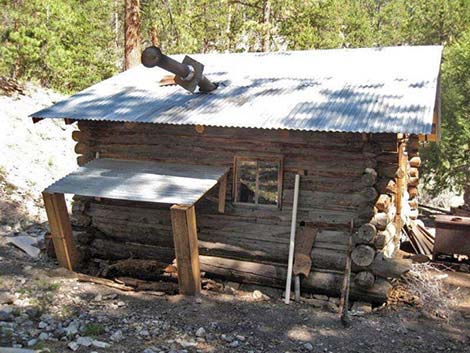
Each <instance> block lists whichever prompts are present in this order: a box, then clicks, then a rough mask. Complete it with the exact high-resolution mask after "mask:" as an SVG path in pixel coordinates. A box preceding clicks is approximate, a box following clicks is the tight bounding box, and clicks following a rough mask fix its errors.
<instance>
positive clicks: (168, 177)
mask: <svg viewBox="0 0 470 353" xmlns="http://www.w3.org/2000/svg"><path fill="white" fill-rule="evenodd" d="M227 171H228V168H225V167H210V166H201V165H182V164H171V163H158V162H147V161H130V160H117V159H108V158H103V159H95V160H93V161H91V162H89V163H87V164H86V165H84V166H82V167H80V168H79V169H77V170H76V171H74V172H72V173H70V174H68V175H66V176H65V177H63V178H62V179H60V180H58V181H56V182H55V183H54V184H52V185H51V186H49V187H48V188H47V189H46V190H44V192H46V193H50V194H52V193H61V194H75V195H81V196H90V197H102V198H108V199H117V200H128V201H142V202H155V203H164V204H171V205H173V204H178V205H193V204H194V203H196V202H197V201H198V200H199V199H200V198H201V197H202V196H204V194H206V193H207V192H208V191H209V190H210V189H212V188H213V187H214V186H215V185H216V184H217V183H218V181H219V180H221V179H222V177H223V176H224V175H225V174H226V173H227Z"/></svg>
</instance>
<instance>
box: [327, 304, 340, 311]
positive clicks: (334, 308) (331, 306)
mask: <svg viewBox="0 0 470 353" xmlns="http://www.w3.org/2000/svg"><path fill="white" fill-rule="evenodd" d="M326 308H327V309H328V310H329V311H331V312H332V313H337V312H338V311H339V307H338V305H336V304H335V303H333V302H326Z"/></svg>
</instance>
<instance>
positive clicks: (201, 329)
mask: <svg viewBox="0 0 470 353" xmlns="http://www.w3.org/2000/svg"><path fill="white" fill-rule="evenodd" d="M205 335H206V330H205V329H204V327H199V328H198V329H197V331H196V336H197V337H204V336H205Z"/></svg>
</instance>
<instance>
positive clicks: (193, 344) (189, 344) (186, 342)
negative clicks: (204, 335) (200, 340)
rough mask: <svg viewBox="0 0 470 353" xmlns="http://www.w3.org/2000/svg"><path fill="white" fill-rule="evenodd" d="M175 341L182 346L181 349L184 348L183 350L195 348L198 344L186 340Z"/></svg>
mask: <svg viewBox="0 0 470 353" xmlns="http://www.w3.org/2000/svg"><path fill="white" fill-rule="evenodd" d="M175 341H176V343H179V344H180V345H181V347H183V348H188V347H195V346H197V343H196V342H194V341H186V340H184V339H181V338H179V339H176V340H175Z"/></svg>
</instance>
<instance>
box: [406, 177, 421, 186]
mask: <svg viewBox="0 0 470 353" xmlns="http://www.w3.org/2000/svg"><path fill="white" fill-rule="evenodd" d="M418 185H419V178H418V177H410V178H408V186H418Z"/></svg>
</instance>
